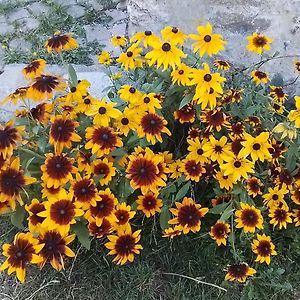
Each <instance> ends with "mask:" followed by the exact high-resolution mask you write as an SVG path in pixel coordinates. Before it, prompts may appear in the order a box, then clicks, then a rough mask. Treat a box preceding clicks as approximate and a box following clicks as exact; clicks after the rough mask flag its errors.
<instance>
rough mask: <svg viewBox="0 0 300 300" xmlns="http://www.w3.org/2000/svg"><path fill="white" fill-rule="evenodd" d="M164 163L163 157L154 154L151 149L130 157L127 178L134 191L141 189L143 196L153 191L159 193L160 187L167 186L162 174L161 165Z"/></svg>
mask: <svg viewBox="0 0 300 300" xmlns="http://www.w3.org/2000/svg"><path fill="white" fill-rule="evenodd" d="M162 163H163V157H162V156H161V155H156V154H154V153H153V152H152V151H151V150H150V149H149V148H146V149H142V152H140V153H135V154H131V155H129V162H128V164H127V168H126V177H127V178H128V179H129V180H130V185H131V187H132V188H133V189H138V188H140V189H141V191H142V194H145V193H147V192H148V191H151V192H153V193H157V191H158V189H159V187H162V186H166V183H165V181H164V180H163V178H162V175H164V174H160V169H159V165H160V164H162Z"/></svg>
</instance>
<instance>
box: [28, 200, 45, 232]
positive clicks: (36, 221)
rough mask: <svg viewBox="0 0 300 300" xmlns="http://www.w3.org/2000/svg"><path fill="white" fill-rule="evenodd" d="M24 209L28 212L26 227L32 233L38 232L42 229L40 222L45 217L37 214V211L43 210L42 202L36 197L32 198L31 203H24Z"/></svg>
mask: <svg viewBox="0 0 300 300" xmlns="http://www.w3.org/2000/svg"><path fill="white" fill-rule="evenodd" d="M25 210H26V211H27V212H28V214H29V217H28V218H27V220H28V228H29V231H30V232H31V233H32V234H38V233H40V232H41V231H42V228H43V227H42V223H43V221H44V219H45V218H43V217H40V216H38V213H40V212H42V211H44V210H45V206H44V204H43V202H40V201H39V200H38V199H32V201H31V203H30V204H29V205H28V204H26V205H25Z"/></svg>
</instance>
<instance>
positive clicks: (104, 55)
mask: <svg viewBox="0 0 300 300" xmlns="http://www.w3.org/2000/svg"><path fill="white" fill-rule="evenodd" d="M97 59H98V61H99V63H100V64H102V65H110V64H111V63H112V59H111V57H110V53H109V52H107V51H102V52H101V54H100V55H98V56H97Z"/></svg>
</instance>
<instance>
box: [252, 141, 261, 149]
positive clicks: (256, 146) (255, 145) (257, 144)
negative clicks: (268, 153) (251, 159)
mask: <svg viewBox="0 0 300 300" xmlns="http://www.w3.org/2000/svg"><path fill="white" fill-rule="evenodd" d="M252 148H253V149H254V150H256V151H257V150H259V149H260V144H259V143H255V144H254V145H253V147H252Z"/></svg>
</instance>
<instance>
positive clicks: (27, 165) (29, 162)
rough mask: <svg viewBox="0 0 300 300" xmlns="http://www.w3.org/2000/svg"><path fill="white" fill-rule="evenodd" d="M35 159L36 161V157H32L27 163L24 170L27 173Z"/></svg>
mask: <svg viewBox="0 0 300 300" xmlns="http://www.w3.org/2000/svg"><path fill="white" fill-rule="evenodd" d="M34 159H35V157H32V158H30V159H28V161H27V163H26V165H25V168H24V170H25V172H27V170H28V168H29V166H30V164H31V163H32V162H33V161H34Z"/></svg>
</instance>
